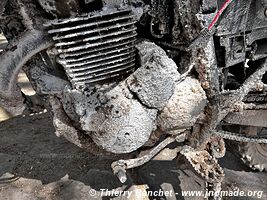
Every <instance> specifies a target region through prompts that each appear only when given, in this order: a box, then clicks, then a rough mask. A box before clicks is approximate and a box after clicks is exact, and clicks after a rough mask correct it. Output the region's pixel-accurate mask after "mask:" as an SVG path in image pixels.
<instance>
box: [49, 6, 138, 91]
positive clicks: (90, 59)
mask: <svg viewBox="0 0 267 200" xmlns="http://www.w3.org/2000/svg"><path fill="white" fill-rule="evenodd" d="M135 23H136V21H135V16H134V15H133V13H132V11H131V10H130V9H129V8H125V7H124V8H118V9H116V8H106V9H103V10H102V11H100V12H94V13H89V14H88V15H84V16H79V17H75V18H70V19H64V20H54V21H50V22H49V23H48V24H46V25H45V26H47V27H48V28H49V30H48V32H49V34H51V36H53V39H54V40H55V43H56V44H55V47H56V48H57V50H58V52H59V57H58V60H57V61H58V63H60V64H61V65H63V67H64V68H65V70H66V72H67V75H68V77H69V79H70V81H71V83H72V85H73V86H75V88H76V89H79V88H80V87H84V86H85V85H92V84H94V83H99V82H103V81H106V80H110V79H113V80H114V79H115V78H117V79H118V78H120V77H122V76H125V75H127V74H129V72H133V70H134V67H135V48H134V45H135V41H136V38H135V37H136V35H137V33H136V27H135Z"/></svg>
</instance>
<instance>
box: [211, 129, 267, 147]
mask: <svg viewBox="0 0 267 200" xmlns="http://www.w3.org/2000/svg"><path fill="white" fill-rule="evenodd" d="M211 134H213V135H216V136H219V137H222V138H224V139H228V140H234V141H238V142H255V143H259V144H267V138H266V137H260V136H247V135H242V134H236V133H232V132H229V131H212V132H211Z"/></svg>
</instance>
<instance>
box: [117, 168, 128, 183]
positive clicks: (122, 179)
mask: <svg viewBox="0 0 267 200" xmlns="http://www.w3.org/2000/svg"><path fill="white" fill-rule="evenodd" d="M116 176H117V177H118V179H119V180H120V182H121V183H125V182H126V181H127V175H126V173H125V172H124V171H123V170H121V169H120V170H118V172H117V173H116Z"/></svg>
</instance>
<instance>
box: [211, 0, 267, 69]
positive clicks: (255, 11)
mask: <svg viewBox="0 0 267 200" xmlns="http://www.w3.org/2000/svg"><path fill="white" fill-rule="evenodd" d="M264 2H265V1H264ZM264 2H263V1H262V2H261V1H252V0H248V1H233V2H232V5H231V6H229V9H227V10H226V12H225V13H224V16H223V18H222V20H221V21H220V23H219V25H218V27H217V32H216V37H219V39H218V41H219V45H218V46H217V47H216V48H217V52H224V53H223V54H220V55H217V57H222V56H223V57H225V61H223V64H221V63H219V65H221V66H225V67H230V66H234V65H236V64H238V63H242V62H245V60H246V59H251V60H258V59H262V58H265V57H267V51H266V44H267V41H266V39H265V38H266V33H267V21H266V16H265V9H266V7H265V6H262V4H263V3H264Z"/></svg>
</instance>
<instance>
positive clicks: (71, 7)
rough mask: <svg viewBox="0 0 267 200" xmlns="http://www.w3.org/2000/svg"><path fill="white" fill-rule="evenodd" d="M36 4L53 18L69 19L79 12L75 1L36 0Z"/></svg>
mask: <svg viewBox="0 0 267 200" xmlns="http://www.w3.org/2000/svg"><path fill="white" fill-rule="evenodd" d="M38 3H39V4H40V5H41V6H42V8H43V9H44V10H45V11H46V12H48V13H50V14H52V15H53V16H55V17H70V16H71V15H74V14H76V13H79V12H80V10H81V9H80V5H79V1H77V0H38Z"/></svg>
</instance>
